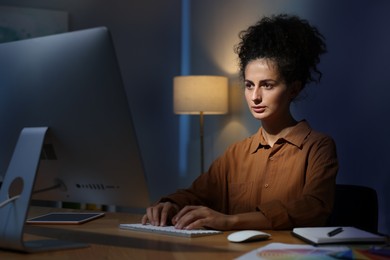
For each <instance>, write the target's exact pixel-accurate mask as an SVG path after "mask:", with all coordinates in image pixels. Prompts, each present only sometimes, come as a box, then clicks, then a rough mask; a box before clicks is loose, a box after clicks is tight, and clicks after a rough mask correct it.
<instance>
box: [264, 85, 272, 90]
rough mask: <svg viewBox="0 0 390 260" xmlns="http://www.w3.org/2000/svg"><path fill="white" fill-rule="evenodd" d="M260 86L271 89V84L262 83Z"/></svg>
mask: <svg viewBox="0 0 390 260" xmlns="http://www.w3.org/2000/svg"><path fill="white" fill-rule="evenodd" d="M262 87H263V88H265V89H272V88H273V85H272V84H264V85H262Z"/></svg>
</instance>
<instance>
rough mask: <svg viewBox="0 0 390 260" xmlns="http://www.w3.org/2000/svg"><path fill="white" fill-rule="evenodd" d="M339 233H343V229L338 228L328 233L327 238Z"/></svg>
mask: <svg viewBox="0 0 390 260" xmlns="http://www.w3.org/2000/svg"><path fill="white" fill-rule="evenodd" d="M341 232H343V228H341V227H339V228H336V229H334V230H332V231H330V232H328V236H329V237H333V236H335V235H337V234H339V233H341Z"/></svg>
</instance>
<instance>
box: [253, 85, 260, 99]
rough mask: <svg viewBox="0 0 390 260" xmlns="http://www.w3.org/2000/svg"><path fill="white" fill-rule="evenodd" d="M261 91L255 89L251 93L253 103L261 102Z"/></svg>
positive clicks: (257, 88)
mask: <svg viewBox="0 0 390 260" xmlns="http://www.w3.org/2000/svg"><path fill="white" fill-rule="evenodd" d="M261 97H262V94H261V89H260V88H259V87H255V88H254V89H253V92H252V100H253V101H261Z"/></svg>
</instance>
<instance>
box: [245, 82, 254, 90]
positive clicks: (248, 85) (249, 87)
mask: <svg viewBox="0 0 390 260" xmlns="http://www.w3.org/2000/svg"><path fill="white" fill-rule="evenodd" d="M253 86H254V85H253V84H250V83H245V88H247V89H251V88H253Z"/></svg>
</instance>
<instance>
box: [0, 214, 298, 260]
mask: <svg viewBox="0 0 390 260" xmlns="http://www.w3.org/2000/svg"><path fill="white" fill-rule="evenodd" d="M50 211H53V209H52V208H36V207H34V208H32V209H31V210H30V214H29V215H30V216H37V215H40V214H43V213H48V212H50ZM137 222H140V216H139V215H133V214H128V213H110V212H109V213H107V214H106V215H105V216H104V217H103V218H100V219H96V220H93V221H91V222H88V223H85V224H81V225H27V226H26V228H25V235H24V237H25V238H24V240H36V239H47V238H53V239H62V240H71V241H77V242H84V243H88V244H89V245H90V246H89V247H87V248H81V249H67V250H60V251H51V252H42V253H33V254H23V253H18V252H12V251H6V250H0V259H53V258H54V259H57V258H60V259H72V260H76V259H83V260H85V259H217V258H218V259H233V258H236V257H238V256H241V255H243V254H244V253H246V252H249V251H250V250H253V249H255V248H259V247H262V246H265V245H267V244H269V243H271V242H284V243H293V244H302V241H301V240H299V239H297V238H295V237H293V236H291V235H290V231H268V230H267V231H266V232H268V233H270V234H271V235H272V238H271V239H270V240H267V241H256V242H251V243H231V242H228V241H227V236H228V235H229V234H230V233H231V232H224V233H222V234H218V235H212V236H205V237H197V238H183V237H174V236H167V235H160V234H150V233H144V232H136V231H129V230H122V229H119V228H118V225H119V224H120V223H137Z"/></svg>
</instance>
